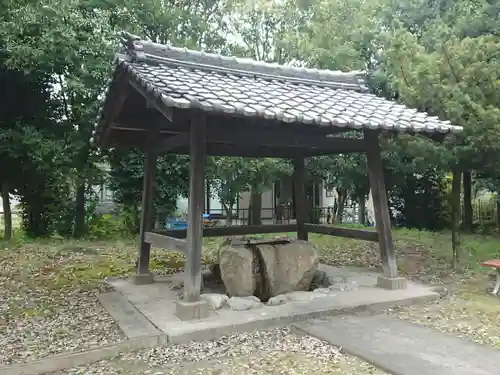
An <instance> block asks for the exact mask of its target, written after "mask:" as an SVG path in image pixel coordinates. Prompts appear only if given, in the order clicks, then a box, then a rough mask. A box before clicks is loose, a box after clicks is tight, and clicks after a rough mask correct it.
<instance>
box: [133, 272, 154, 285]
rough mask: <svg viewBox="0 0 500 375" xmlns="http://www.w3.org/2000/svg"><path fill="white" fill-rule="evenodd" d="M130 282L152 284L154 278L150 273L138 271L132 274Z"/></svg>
mask: <svg viewBox="0 0 500 375" xmlns="http://www.w3.org/2000/svg"><path fill="white" fill-rule="evenodd" d="M132 282H133V283H134V284H135V285H146V284H153V282H154V278H153V274H152V273H149V272H148V273H138V274H135V275H134V276H132Z"/></svg>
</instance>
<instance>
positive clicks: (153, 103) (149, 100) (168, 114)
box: [129, 80, 173, 122]
mask: <svg viewBox="0 0 500 375" xmlns="http://www.w3.org/2000/svg"><path fill="white" fill-rule="evenodd" d="M129 83H130V86H132V87H133V88H134V89H135V90H136V91H137V92H138V93H139V94H141V95H142V96H143V97H144V99H146V106H147V107H148V108H154V109H156V110H157V111H158V112H160V113H161V114H162V115H163V117H165V118H166V119H167V120H168V121H169V122H172V120H173V109H172V108H170V107H167V106H166V105H165V104H164V103H163V101H162V100H161V99H160V98H159V97H158V94H157V93H156V92H155V91H152V90H148V89H147V88H145V87H143V86H141V85H139V84H138V83H137V82H136V81H134V80H129Z"/></svg>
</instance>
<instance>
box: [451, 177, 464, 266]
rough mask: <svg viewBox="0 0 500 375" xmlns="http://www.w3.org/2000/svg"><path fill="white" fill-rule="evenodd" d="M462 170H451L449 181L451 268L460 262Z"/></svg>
mask: <svg viewBox="0 0 500 375" xmlns="http://www.w3.org/2000/svg"><path fill="white" fill-rule="evenodd" d="M461 179H462V172H461V171H460V170H456V169H455V170H453V181H452V183H451V246H452V250H453V263H452V265H453V269H454V270H456V269H457V268H458V264H459V262H460V216H461V215H460V186H461Z"/></svg>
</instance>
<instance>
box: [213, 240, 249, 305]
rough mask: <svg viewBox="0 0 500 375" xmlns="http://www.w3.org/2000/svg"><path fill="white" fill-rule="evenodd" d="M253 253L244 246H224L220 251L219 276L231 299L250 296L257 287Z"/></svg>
mask: <svg viewBox="0 0 500 375" xmlns="http://www.w3.org/2000/svg"><path fill="white" fill-rule="evenodd" d="M253 259H254V254H253V251H252V250H251V249H249V248H246V247H244V246H231V245H230V244H227V243H226V244H224V245H223V246H222V247H221V249H220V261H219V267H220V275H221V278H222V281H223V282H224V286H225V287H226V291H227V293H228V294H229V295H230V296H231V297H247V296H252V295H253V294H254V291H255V289H256V286H257V280H256V277H255V275H254V273H253V264H254V261H253Z"/></svg>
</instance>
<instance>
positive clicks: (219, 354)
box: [51, 328, 385, 375]
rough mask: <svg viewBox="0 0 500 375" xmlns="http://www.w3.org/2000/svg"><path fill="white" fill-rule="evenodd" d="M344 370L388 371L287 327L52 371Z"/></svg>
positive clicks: (362, 373) (104, 374)
mask: <svg viewBox="0 0 500 375" xmlns="http://www.w3.org/2000/svg"><path fill="white" fill-rule="evenodd" d="M240 373H245V374H311V373H317V374H331V373H334V374H341V375H368V374H373V375H384V374H385V373H384V372H382V371H380V370H378V369H376V368H374V367H373V366H371V365H369V364H367V363H364V362H362V361H360V360H358V359H356V358H352V357H350V356H346V355H345V354H343V353H342V352H341V350H339V348H337V347H334V346H332V345H329V344H327V343H325V342H322V341H320V340H317V339H315V338H312V337H308V336H297V335H294V334H292V333H290V330H289V328H279V329H273V330H268V331H256V332H252V333H238V334H232V335H229V336H225V337H223V338H220V339H218V340H214V341H204V342H191V343H189V344H184V345H171V346H164V347H158V348H154V349H149V350H139V351H136V352H131V353H126V354H122V355H121V356H119V357H116V358H113V359H108V360H105V361H100V362H97V363H94V364H91V365H88V366H82V367H79V368H74V369H68V370H64V371H60V372H56V373H53V374H51V375H70V374H88V375H115V374H119V375H122V374H152V375H169V374H190V375H191V374H192V375H194V374H221V375H222V374H227V375H229V374H231V375H233V374H240Z"/></svg>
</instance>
